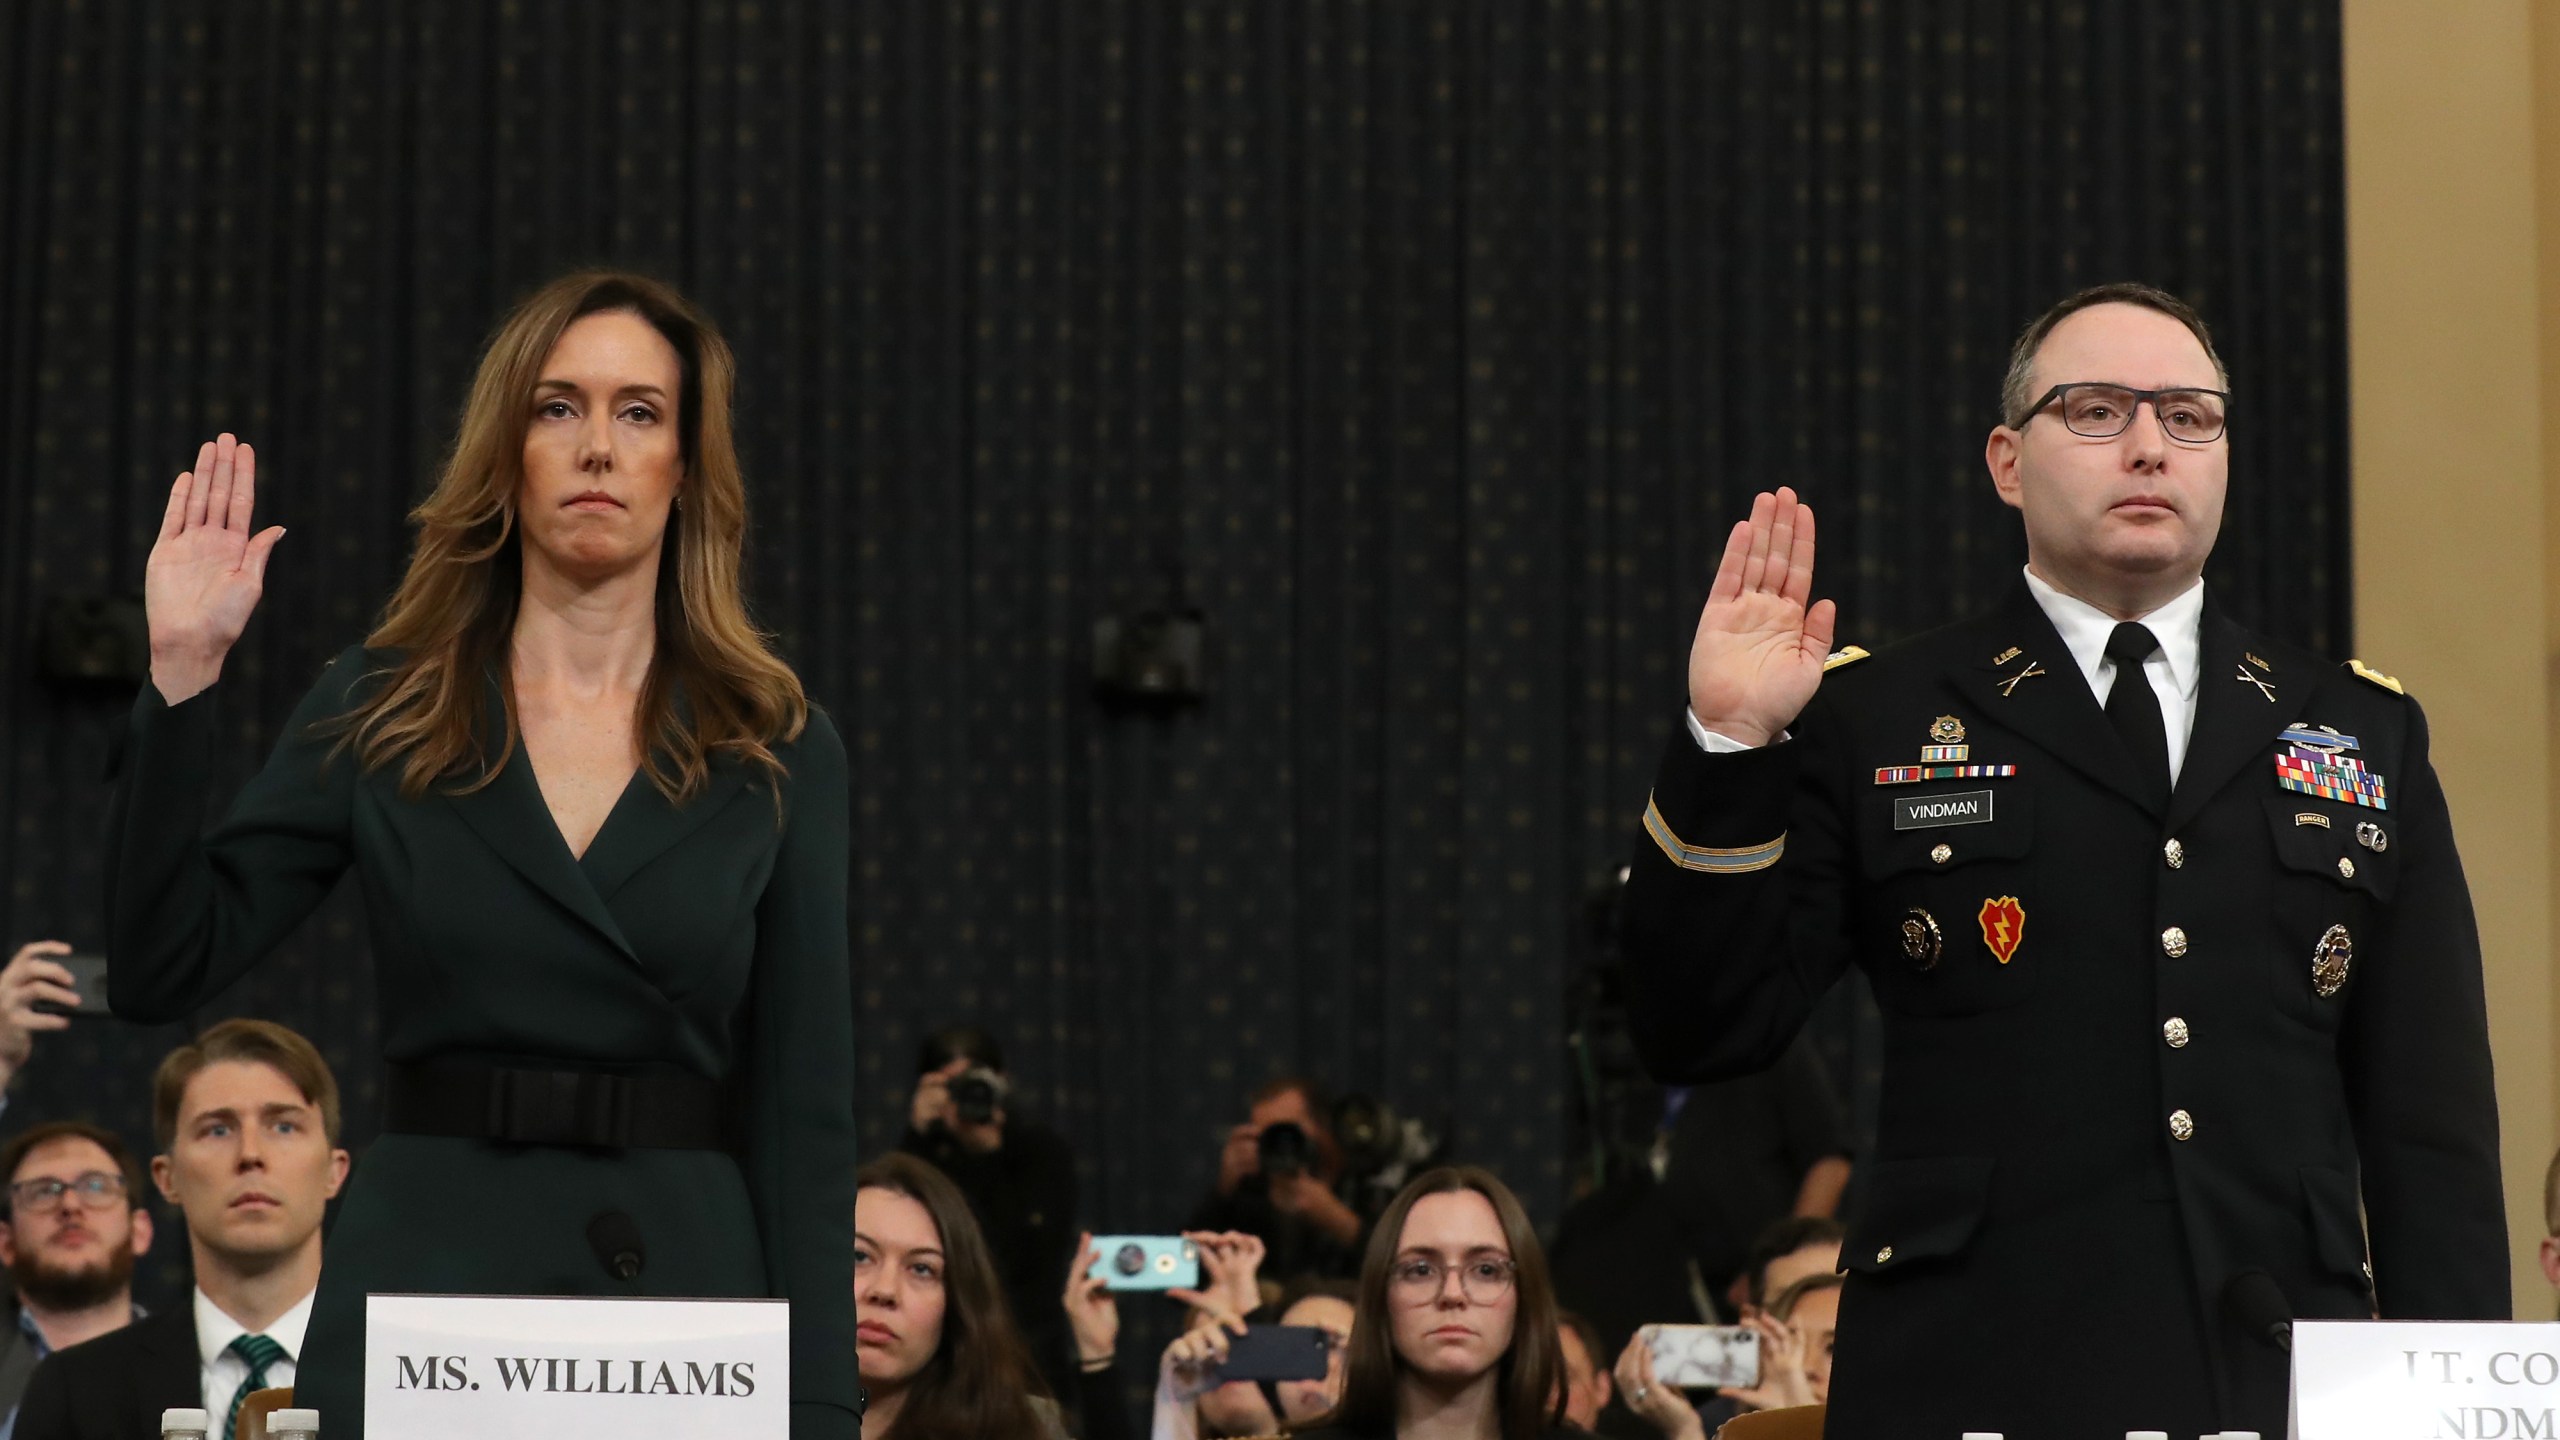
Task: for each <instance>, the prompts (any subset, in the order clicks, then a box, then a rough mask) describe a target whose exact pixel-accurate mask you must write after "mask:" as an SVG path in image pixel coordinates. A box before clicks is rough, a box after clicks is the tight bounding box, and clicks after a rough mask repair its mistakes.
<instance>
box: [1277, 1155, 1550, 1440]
mask: <svg viewBox="0 0 2560 1440" xmlns="http://www.w3.org/2000/svg"><path fill="white" fill-rule="evenodd" d="M1561 1348H1562V1347H1561V1345H1560V1344H1559V1342H1558V1341H1557V1338H1556V1301H1555V1294H1554V1292H1553V1291H1552V1290H1551V1289H1550V1288H1549V1286H1548V1283H1547V1262H1546V1256H1545V1254H1544V1252H1543V1251H1541V1250H1540V1248H1539V1246H1538V1237H1537V1233H1536V1232H1535V1231H1534V1230H1532V1229H1531V1228H1530V1225H1529V1217H1528V1215H1527V1214H1526V1213H1525V1212H1523V1211H1522V1210H1521V1208H1520V1202H1519V1200H1517V1199H1516V1198H1514V1197H1513V1195H1512V1193H1511V1191H1510V1189H1509V1188H1508V1187H1506V1186H1505V1185H1504V1184H1503V1183H1502V1182H1501V1181H1500V1180H1498V1179H1495V1178H1494V1177H1493V1175H1492V1174H1490V1173H1488V1172H1486V1171H1484V1170H1480V1169H1476V1168H1474V1167H1472V1166H1455V1167H1443V1168H1441V1169H1437V1170H1432V1171H1429V1172H1427V1173H1425V1174H1423V1175H1422V1176H1420V1177H1418V1178H1417V1179H1415V1180H1414V1181H1413V1183H1412V1184H1410V1185H1407V1186H1406V1187H1405V1188H1404V1189H1403V1190H1402V1191H1401V1192H1399V1193H1398V1194H1397V1195H1396V1197H1395V1199H1394V1200H1393V1201H1391V1202H1390V1203H1389V1204H1388V1206H1387V1208H1386V1210H1385V1212H1384V1213H1383V1214H1382V1215H1380V1217H1379V1219H1378V1223H1377V1227H1376V1229H1375V1230H1374V1232H1373V1233H1372V1234H1371V1237H1370V1241H1369V1251H1368V1255H1367V1256H1366V1258H1365V1259H1364V1260H1363V1261H1362V1263H1361V1267H1360V1295H1359V1302H1358V1304H1357V1306H1356V1307H1355V1315H1354V1318H1353V1321H1352V1328H1351V1344H1350V1347H1349V1351H1348V1360H1347V1362H1346V1364H1345V1366H1344V1370H1343V1377H1342V1401H1341V1403H1340V1404H1338V1405H1336V1406H1335V1407H1334V1408H1333V1410H1332V1411H1331V1412H1330V1413H1328V1414H1327V1415H1326V1416H1325V1417H1324V1418H1323V1420H1322V1421H1321V1422H1320V1424H1319V1428H1317V1429H1314V1430H1310V1431H1307V1432H1304V1433H1305V1434H1307V1435H1309V1436H1322V1437H1325V1440H1343V1437H1357V1440H1389V1437H1394V1440H1419V1437H1423V1436H1433V1437H1440V1436H1450V1437H1465V1440H1540V1437H1549V1436H1566V1435H1571V1434H1573V1433H1575V1432H1573V1431H1572V1430H1570V1429H1568V1428H1567V1427H1566V1426H1565V1425H1564V1423H1563V1409H1564V1387H1563V1385H1562V1384H1561V1380H1562V1377H1563V1370H1564V1367H1563V1361H1562V1358H1561V1356H1560V1355H1559V1354H1558V1352H1559V1350H1560V1349H1561Z"/></svg>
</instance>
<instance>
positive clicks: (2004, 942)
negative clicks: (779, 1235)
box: [1976, 895, 2027, 965]
mask: <svg viewBox="0 0 2560 1440" xmlns="http://www.w3.org/2000/svg"><path fill="white" fill-rule="evenodd" d="M1976 918H1977V919H1979V920H1980V921H1981V922H1982V943H1983V944H1985V945H1988V946H1990V947H1991V954H1992V956H1993V958H1995V959H1997V960H1998V961H1999V962H2000V963H2001V964H2003V965H2006V964H2008V963H2009V957H2010V956H2012V955H2015V954H2017V953H2018V947H2019V946H2020V945H2021V944H2024V943H2025V941H2026V938H2027V907H2025V906H2024V905H2021V904H2019V903H2018V897H2017V896H2015V895H2003V896H2001V897H2000V898H1999V899H1997V900H1985V901H1983V902H1982V913H1981V914H1980V915H1979V916H1977V917H1976Z"/></svg>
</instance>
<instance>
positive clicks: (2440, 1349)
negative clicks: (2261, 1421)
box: [2292, 1320, 2560, 1440]
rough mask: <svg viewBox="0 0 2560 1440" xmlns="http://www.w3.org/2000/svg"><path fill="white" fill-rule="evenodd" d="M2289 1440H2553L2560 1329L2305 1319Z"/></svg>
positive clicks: (2559, 1422)
mask: <svg viewBox="0 0 2560 1440" xmlns="http://www.w3.org/2000/svg"><path fill="white" fill-rule="evenodd" d="M2292 1434H2293V1436H2294V1437H2295V1440H2560V1324H2548V1323H2546V1324H2501V1323H2496V1322H2491V1321H2468V1320H2459V1321H2458V1320H2303V1321H2297V1322H2296V1323H2295V1324H2294V1327H2293V1422H2292Z"/></svg>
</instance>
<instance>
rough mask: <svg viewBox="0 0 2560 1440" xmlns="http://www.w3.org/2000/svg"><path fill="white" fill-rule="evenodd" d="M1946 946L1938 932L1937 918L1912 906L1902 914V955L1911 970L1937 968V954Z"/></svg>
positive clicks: (1943, 938)
mask: <svg viewBox="0 0 2560 1440" xmlns="http://www.w3.org/2000/svg"><path fill="white" fill-rule="evenodd" d="M1945 946H1946V937H1945V936H1944V935H1942V934H1940V933H1939V931H1938V917H1937V916H1935V915H1932V914H1930V913H1929V912H1928V911H1926V910H1923V909H1921V908H1920V907H1919V906H1917V905H1914V906H1912V907H1911V908H1910V909H1908V910H1905V911H1903V912H1902V953H1903V956H1904V957H1905V958H1906V959H1908V960H1910V962H1911V968H1913V969H1915V970H1921V971H1929V970H1935V969H1937V968H1938V952H1939V951H1940V950H1942V949H1944V948H1945Z"/></svg>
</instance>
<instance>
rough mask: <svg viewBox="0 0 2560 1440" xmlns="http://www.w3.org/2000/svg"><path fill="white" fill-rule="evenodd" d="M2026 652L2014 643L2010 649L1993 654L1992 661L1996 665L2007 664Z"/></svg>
mask: <svg viewBox="0 0 2560 1440" xmlns="http://www.w3.org/2000/svg"><path fill="white" fill-rule="evenodd" d="M2024 653H2025V652H2024V651H2022V650H2020V649H2019V648H2018V647H2017V646H2015V645H2012V646H2010V647H2009V648H2008V649H2006V650H2003V651H2001V652H2000V653H1999V654H1997V655H1994V656H1992V657H1991V663H1992V664H1994V665H2006V664H2008V663H2009V662H2010V661H2012V660H2015V659H2017V658H2018V657H2019V656H2020V655H2022V654H2024Z"/></svg>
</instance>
